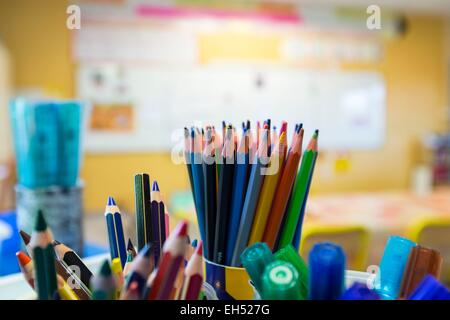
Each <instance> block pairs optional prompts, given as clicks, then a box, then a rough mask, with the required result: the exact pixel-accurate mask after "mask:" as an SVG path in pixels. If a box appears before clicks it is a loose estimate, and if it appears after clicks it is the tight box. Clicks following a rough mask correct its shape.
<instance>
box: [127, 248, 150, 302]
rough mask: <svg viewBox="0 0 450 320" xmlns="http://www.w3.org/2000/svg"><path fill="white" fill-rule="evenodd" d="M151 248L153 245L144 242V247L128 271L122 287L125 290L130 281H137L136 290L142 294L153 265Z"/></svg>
mask: <svg viewBox="0 0 450 320" xmlns="http://www.w3.org/2000/svg"><path fill="white" fill-rule="evenodd" d="M153 250H154V246H153V245H152V244H146V245H145V246H144V248H142V250H141V251H139V253H138V255H137V256H136V258H135V259H134V260H133V262H132V264H131V267H130V270H129V271H128V274H127V281H126V284H125V287H124V289H125V290H128V289H129V287H130V284H131V283H132V282H137V283H138V284H139V288H138V291H139V292H140V294H141V295H142V293H143V291H144V289H145V283H146V281H147V278H148V276H149V274H150V273H151V272H152V271H153V269H154V267H155V260H154V252H153Z"/></svg>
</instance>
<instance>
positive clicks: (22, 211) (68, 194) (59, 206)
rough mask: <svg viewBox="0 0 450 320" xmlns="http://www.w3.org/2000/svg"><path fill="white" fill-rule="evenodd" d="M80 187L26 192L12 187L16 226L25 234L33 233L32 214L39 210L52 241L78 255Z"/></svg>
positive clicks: (80, 217)
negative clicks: (59, 243) (67, 247)
mask: <svg viewBox="0 0 450 320" xmlns="http://www.w3.org/2000/svg"><path fill="white" fill-rule="evenodd" d="M82 191H83V184H82V183H78V184H77V186H75V187H72V188H60V187H50V188H40V189H28V188H25V187H22V186H19V185H17V186H16V204H17V219H18V221H17V223H18V227H19V228H20V229H22V230H24V231H25V232H28V233H31V231H32V230H33V226H34V222H35V220H36V214H37V212H38V210H39V209H42V210H43V212H44V215H45V219H46V220H47V223H48V225H49V227H50V229H51V231H52V233H53V237H54V239H56V240H58V241H60V242H62V243H64V244H65V245H67V246H69V247H70V248H72V249H73V250H75V251H76V252H77V253H78V254H79V255H80V256H81V255H82V245H83V232H82V231H83V230H82V217H83V208H82Z"/></svg>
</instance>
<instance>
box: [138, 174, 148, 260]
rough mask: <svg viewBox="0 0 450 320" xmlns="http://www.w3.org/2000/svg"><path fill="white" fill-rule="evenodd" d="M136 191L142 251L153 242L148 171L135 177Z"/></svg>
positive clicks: (139, 243)
mask: <svg viewBox="0 0 450 320" xmlns="http://www.w3.org/2000/svg"><path fill="white" fill-rule="evenodd" d="M134 193H135V204H136V234H137V248H138V251H140V250H141V249H142V248H143V247H144V246H145V245H146V244H147V243H150V242H151V239H152V236H151V232H152V229H151V207H150V203H151V200H150V177H149V175H148V174H146V173H142V174H137V175H135V177H134Z"/></svg>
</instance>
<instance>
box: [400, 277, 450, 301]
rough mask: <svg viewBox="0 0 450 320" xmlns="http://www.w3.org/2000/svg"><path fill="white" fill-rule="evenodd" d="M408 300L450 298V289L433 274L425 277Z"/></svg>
mask: <svg viewBox="0 0 450 320" xmlns="http://www.w3.org/2000/svg"><path fill="white" fill-rule="evenodd" d="M408 300H450V290H449V289H447V288H446V287H445V286H444V285H443V284H442V283H440V282H439V281H437V280H436V278H435V277H433V276H430V275H428V276H426V277H425V278H423V280H422V282H421V283H420V284H419V286H418V287H417V288H416V289H415V290H414V291H413V293H411V295H410V296H409V298H408Z"/></svg>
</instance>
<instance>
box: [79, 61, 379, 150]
mask: <svg viewBox="0 0 450 320" xmlns="http://www.w3.org/2000/svg"><path fill="white" fill-rule="evenodd" d="M77 70H78V71H77V94H78V97H79V98H80V99H84V100H87V101H89V102H92V103H96V102H97V103H98V102H102V103H109V102H123V101H128V102H130V103H131V104H132V105H133V107H134V108H135V126H134V128H133V130H132V131H131V132H126V133H111V132H102V131H98V130H95V131H94V130H91V129H88V131H87V135H86V141H85V145H86V149H87V151H90V152H120V151H123V152H133V151H139V152H141V151H168V150H171V149H172V148H173V146H174V145H176V144H177V143H179V141H177V140H179V139H181V137H182V132H183V127H185V126H188V127H189V126H191V125H194V124H202V125H205V124H214V125H216V126H218V127H220V123H221V121H222V120H225V121H227V122H231V123H233V124H234V125H235V126H237V127H239V126H240V124H241V122H242V121H245V120H246V119H250V120H252V122H253V121H256V120H261V121H262V120H264V119H267V118H270V119H272V123H273V124H274V125H279V124H280V123H281V121H282V120H286V121H288V123H289V124H290V129H291V130H292V129H293V126H294V124H295V123H300V122H301V123H303V124H304V128H305V135H306V137H308V136H309V135H310V134H312V132H313V130H315V129H319V130H320V149H322V150H361V149H365V150H369V149H375V148H378V147H380V146H381V145H382V144H383V142H384V139H385V87H384V81H383V78H382V76H381V75H380V74H379V73H376V72H356V71H351V72H350V71H342V70H304V69H296V68H293V67H287V66H281V65H258V64H255V65H249V64H243V65H240V64H237V63H236V62H234V63H217V64H211V65H179V66H168V65H161V66H158V65H151V64H135V65H126V66H124V65H121V66H120V65H118V64H114V63H99V62H90V63H87V62H85V63H80V65H79V68H78V69H77ZM93 73H101V74H103V75H104V78H105V79H106V81H105V83H106V85H105V87H104V88H103V90H101V91H99V90H97V89H96V88H95V87H94V86H93V85H92V83H91V81H92V80H91V79H92V74H93ZM119 82H120V83H121V84H122V87H125V88H126V90H125V92H124V91H123V90H122V91H121V92H120V94H119V93H117V92H116V87H117V83H119ZM288 137H291V134H289V135H288Z"/></svg>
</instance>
